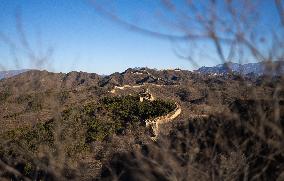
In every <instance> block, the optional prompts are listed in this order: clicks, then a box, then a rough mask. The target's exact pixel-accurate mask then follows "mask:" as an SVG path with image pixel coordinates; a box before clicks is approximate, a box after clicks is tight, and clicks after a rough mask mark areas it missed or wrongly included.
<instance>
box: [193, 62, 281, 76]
mask: <svg viewBox="0 0 284 181" xmlns="http://www.w3.org/2000/svg"><path fill="white" fill-rule="evenodd" d="M195 72H199V73H204V74H226V73H229V72H232V73H238V74H242V75H247V74H255V75H263V74H270V73H273V74H274V75H279V74H283V73H284V61H275V62H273V63H264V62H258V63H247V64H238V63H233V62H228V63H224V64H219V65H216V66H214V67H205V66H203V67H201V68H199V69H198V70H196V71H195Z"/></svg>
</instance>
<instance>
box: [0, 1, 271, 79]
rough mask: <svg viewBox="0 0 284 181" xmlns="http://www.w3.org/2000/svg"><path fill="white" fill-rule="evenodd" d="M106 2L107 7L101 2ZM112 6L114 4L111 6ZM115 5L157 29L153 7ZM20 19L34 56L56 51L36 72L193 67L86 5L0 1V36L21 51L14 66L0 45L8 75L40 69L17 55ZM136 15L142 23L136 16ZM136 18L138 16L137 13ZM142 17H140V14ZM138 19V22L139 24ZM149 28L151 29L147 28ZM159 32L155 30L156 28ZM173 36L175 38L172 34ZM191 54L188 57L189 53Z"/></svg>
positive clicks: (162, 44) (163, 43)
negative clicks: (44, 70) (13, 70)
mask: <svg viewBox="0 0 284 181" xmlns="http://www.w3.org/2000/svg"><path fill="white" fill-rule="evenodd" d="M105 2H107V1H105ZM113 2H114V1H113ZM116 2H119V3H114V4H115V5H116V9H115V10H116V11H117V12H116V13H118V14H119V15H120V16H121V17H123V18H125V19H127V20H130V21H137V22H139V23H142V24H143V23H144V22H145V21H144V19H147V22H150V23H149V24H145V26H149V28H153V25H155V22H156V21H155V19H153V18H151V16H149V15H148V14H147V12H151V11H154V10H155V9H156V8H157V7H156V5H157V3H156V2H157V1H150V0H145V1H139V0H133V1H132V0H120V1H116ZM267 3H268V4H269V1H267V0H266V1H265V3H264V5H263V8H264V13H266V14H268V15H269V16H268V19H267V20H265V21H264V22H263V23H264V25H263V26H264V27H266V26H269V24H272V25H273V26H274V24H275V22H273V21H271V17H272V18H273V16H275V13H276V12H275V10H274V9H273V7H272V6H266V5H267ZM17 12H20V13H21V19H22V21H21V22H22V24H23V29H24V31H25V34H26V36H27V39H28V40H29V43H30V45H31V47H32V49H33V50H35V51H36V52H40V51H43V50H45V49H47V48H48V47H52V49H53V50H54V51H53V53H52V57H51V58H50V64H49V65H45V66H44V67H40V68H43V69H48V70H50V71H56V72H60V71H62V72H68V71H71V70H76V71H86V72H96V73H100V74H109V73H113V72H116V71H119V72H120V71H123V70H125V69H127V68H129V67H145V66H147V67H151V68H158V69H164V68H176V67H179V68H182V69H189V70H192V69H193V68H194V67H193V66H192V64H191V63H190V62H188V61H186V60H184V59H180V58H178V57H177V56H176V55H175V54H174V52H173V47H174V46H175V45H173V44H172V43H170V42H169V41H167V40H161V39H156V38H153V37H148V36H145V35H141V34H138V33H136V32H133V31H129V30H127V29H125V28H123V27H121V26H119V25H117V24H115V23H113V22H111V21H107V20H106V19H105V18H102V17H101V16H99V15H98V13H96V10H95V8H93V7H92V5H91V4H90V3H89V2H88V1H85V0H0V32H1V33H3V34H5V36H7V37H9V38H10V39H11V40H12V41H13V42H15V43H16V44H17V46H18V48H19V49H17V51H16V54H17V55H18V58H19V62H20V63H19V64H18V65H16V64H15V62H14V61H13V56H11V51H10V50H9V47H8V46H7V45H6V44H4V43H3V42H0V64H1V65H2V66H4V67H5V68H6V69H22V68H39V67H36V66H35V65H33V64H32V63H30V62H29V63H27V60H26V59H27V58H26V57H25V56H24V53H23V50H22V49H21V46H20V43H19V39H20V37H19V36H18V33H17V30H16V22H17V21H16V18H15V14H16V13H17ZM137 12H140V13H143V12H146V13H144V14H143V17H142V16H140V17H138V16H136V15H137ZM138 14H139V13H138ZM140 15H141V14H140ZM141 17H142V18H141ZM151 26H152V27H151ZM155 28H157V29H158V28H159V26H157V27H155ZM171 33H179V32H175V31H174V30H172V32H171ZM202 46H203V49H204V50H205V51H206V53H207V54H209V55H211V54H212V56H214V49H213V48H212V47H210V46H208V45H206V44H204V45H202ZM189 52H190V51H189ZM197 61H198V62H199V65H200V66H203V65H206V66H212V65H215V64H218V63H219V62H214V61H212V60H211V59H210V58H208V56H204V57H199V59H197Z"/></svg>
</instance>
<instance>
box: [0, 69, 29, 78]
mask: <svg viewBox="0 0 284 181" xmlns="http://www.w3.org/2000/svg"><path fill="white" fill-rule="evenodd" d="M27 71H29V70H28V69H23V70H8V71H0V80H1V79H4V78H9V77H13V76H15V75H18V74H20V73H23V72H27Z"/></svg>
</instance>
